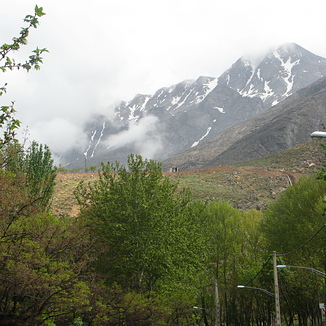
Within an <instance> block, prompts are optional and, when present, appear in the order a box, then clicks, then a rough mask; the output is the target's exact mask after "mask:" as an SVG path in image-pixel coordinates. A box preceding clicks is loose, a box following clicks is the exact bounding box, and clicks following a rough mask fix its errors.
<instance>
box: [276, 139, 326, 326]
mask: <svg viewBox="0 0 326 326" xmlns="http://www.w3.org/2000/svg"><path fill="white" fill-rule="evenodd" d="M325 134H326V133H325ZM286 267H290V268H300V269H308V270H310V271H312V272H313V273H315V274H317V275H319V276H321V277H324V278H326V274H325V273H323V272H321V271H319V270H318V269H315V268H311V267H304V266H290V265H277V266H276V268H286ZM319 307H320V310H321V323H322V325H324V323H325V321H324V319H325V317H324V309H325V306H324V303H320V304H319Z"/></svg>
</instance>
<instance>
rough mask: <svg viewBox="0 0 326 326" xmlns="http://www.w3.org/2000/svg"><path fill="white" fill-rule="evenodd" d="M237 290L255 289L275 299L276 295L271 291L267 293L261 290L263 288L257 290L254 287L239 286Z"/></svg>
mask: <svg viewBox="0 0 326 326" xmlns="http://www.w3.org/2000/svg"><path fill="white" fill-rule="evenodd" d="M237 288H238V289H254V290H259V291H262V292H264V293H266V294H268V295H269V296H271V297H275V294H273V293H272V292H269V291H267V290H265V289H261V288H255V287H252V286H245V285H238V286H237Z"/></svg>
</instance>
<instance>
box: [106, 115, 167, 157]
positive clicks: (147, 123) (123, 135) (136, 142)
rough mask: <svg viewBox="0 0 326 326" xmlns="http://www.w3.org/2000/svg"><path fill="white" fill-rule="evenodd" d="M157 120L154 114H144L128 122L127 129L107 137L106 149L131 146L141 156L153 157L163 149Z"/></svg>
mask: <svg viewBox="0 0 326 326" xmlns="http://www.w3.org/2000/svg"><path fill="white" fill-rule="evenodd" d="M158 122H159V120H158V118H157V117H154V116H146V117H144V118H142V119H140V120H139V121H137V122H130V124H129V128H128V130H125V131H123V132H120V133H119V134H116V135H112V136H110V137H109V138H108V140H107V148H108V150H114V149H118V148H121V147H124V146H133V147H134V148H135V150H136V151H137V152H138V153H139V154H140V155H142V156H143V157H145V158H148V159H154V158H155V157H156V155H157V154H159V153H160V152H161V151H162V150H163V142H162V136H161V135H160V132H159V126H158Z"/></svg>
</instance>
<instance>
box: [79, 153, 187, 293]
mask: <svg viewBox="0 0 326 326" xmlns="http://www.w3.org/2000/svg"><path fill="white" fill-rule="evenodd" d="M176 190H177V186H176V185H175V184H172V183H171V182H170V180H169V179H168V178H165V177H163V175H162V169H161V165H160V164H159V163H156V162H154V161H152V160H149V161H148V160H143V159H142V158H141V157H140V156H136V155H130V156H129V158H128V168H126V167H123V166H120V164H119V163H116V165H112V164H110V163H108V164H103V165H102V172H101V173H99V179H98V180H96V181H95V182H93V183H90V184H89V185H88V186H86V187H85V185H84V184H83V183H81V184H80V186H79V188H78V191H77V193H76V194H77V199H78V202H79V204H80V205H81V214H82V216H85V217H86V218H87V219H89V220H90V221H91V223H92V225H93V226H94V227H95V228H96V229H97V231H98V232H100V233H102V235H103V237H104V238H105V240H106V241H107V246H108V248H109V252H108V257H107V262H106V263H105V269H106V270H107V272H108V273H109V274H108V275H110V279H111V281H113V282H114V281H118V282H119V283H120V284H122V285H124V286H127V287H130V288H133V289H146V290H153V289H154V288H155V285H157V282H158V280H159V279H160V278H162V277H163V276H164V275H168V273H169V271H170V269H171V266H172V264H173V259H174V257H173V256H174V255H175V253H176V252H175V249H176V246H177V245H178V239H179V238H180V236H181V235H180V234H179V231H180V228H181V227H182V226H183V225H182V223H183V221H182V211H183V210H184V209H185V206H186V205H187V203H189V200H190V198H189V196H187V195H184V194H177V193H176ZM180 245H181V244H180ZM184 249H186V248H184Z"/></svg>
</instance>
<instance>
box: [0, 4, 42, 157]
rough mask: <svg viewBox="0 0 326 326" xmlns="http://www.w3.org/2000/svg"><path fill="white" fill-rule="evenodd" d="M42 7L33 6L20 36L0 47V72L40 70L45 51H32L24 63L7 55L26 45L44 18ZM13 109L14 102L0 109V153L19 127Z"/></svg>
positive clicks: (4, 87)
mask: <svg viewBox="0 0 326 326" xmlns="http://www.w3.org/2000/svg"><path fill="white" fill-rule="evenodd" d="M44 15H45V13H44V12H43V8H42V7H38V6H35V8H34V15H27V16H26V17H25V19H24V22H25V23H27V26H26V27H23V28H21V31H20V34H19V36H17V37H14V38H13V39H12V42H11V43H4V44H2V45H1V47H0V70H1V71H2V72H6V71H8V70H13V69H18V70H19V69H24V70H26V71H29V70H31V69H37V70H38V69H40V64H41V63H42V62H43V58H42V54H43V53H44V52H48V51H47V49H45V48H43V49H39V48H36V49H35V50H33V51H32V54H31V55H30V56H29V58H28V59H27V60H25V62H16V60H15V59H14V58H12V57H10V56H9V55H10V54H11V53H12V52H15V51H18V50H19V49H20V48H21V46H22V45H26V44H27V39H28V36H29V33H30V30H31V29H32V28H37V26H38V24H39V18H40V17H42V16H44ZM6 87H7V83H4V85H3V86H1V87H0V96H1V95H3V93H5V92H6ZM14 114H15V109H14V102H12V103H11V105H9V106H8V105H7V106H1V107H0V129H1V130H2V135H1V137H0V151H1V150H2V148H3V146H5V145H7V144H9V143H11V142H12V141H14V139H15V134H16V129H17V128H18V127H19V126H20V121H19V120H17V119H15V117H14Z"/></svg>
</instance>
